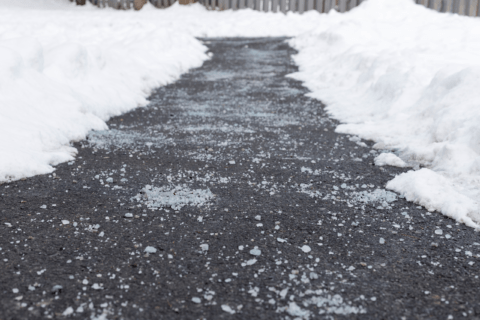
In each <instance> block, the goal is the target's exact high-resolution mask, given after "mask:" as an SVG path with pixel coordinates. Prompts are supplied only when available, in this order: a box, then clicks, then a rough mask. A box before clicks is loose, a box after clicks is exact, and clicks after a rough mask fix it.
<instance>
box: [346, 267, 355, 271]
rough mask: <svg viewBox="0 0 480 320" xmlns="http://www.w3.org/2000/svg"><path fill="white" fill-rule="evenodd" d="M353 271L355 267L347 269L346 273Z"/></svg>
mask: <svg viewBox="0 0 480 320" xmlns="http://www.w3.org/2000/svg"><path fill="white" fill-rule="evenodd" d="M353 270H355V267H354V266H350V267H349V268H348V269H347V271H353Z"/></svg>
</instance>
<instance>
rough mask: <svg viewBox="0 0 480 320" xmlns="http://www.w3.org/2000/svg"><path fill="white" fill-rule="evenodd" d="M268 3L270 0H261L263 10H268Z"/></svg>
mask: <svg viewBox="0 0 480 320" xmlns="http://www.w3.org/2000/svg"><path fill="white" fill-rule="evenodd" d="M269 4H270V0H263V11H265V12H268V6H269Z"/></svg>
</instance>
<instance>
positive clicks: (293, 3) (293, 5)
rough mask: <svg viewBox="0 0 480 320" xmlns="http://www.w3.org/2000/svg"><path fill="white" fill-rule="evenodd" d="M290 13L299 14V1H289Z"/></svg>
mask: <svg viewBox="0 0 480 320" xmlns="http://www.w3.org/2000/svg"><path fill="white" fill-rule="evenodd" d="M287 10H288V11H292V12H297V0H288V9H287Z"/></svg>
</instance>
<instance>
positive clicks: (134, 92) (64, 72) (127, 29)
mask: <svg viewBox="0 0 480 320" xmlns="http://www.w3.org/2000/svg"><path fill="white" fill-rule="evenodd" d="M3 2H4V1H2V2H0V4H2V3H3ZM59 7H60V8H61V7H62V6H60V4H59ZM63 7H65V8H70V7H71V6H67V4H64V6H63ZM97 11H98V10H97ZM0 16H2V19H1V22H0V137H1V139H0V149H1V150H2V153H1V155H0V181H5V180H10V179H19V178H22V177H26V176H31V175H34V174H40V173H47V172H51V171H52V170H53V168H52V167H51V165H54V164H57V163H60V162H64V161H68V160H71V159H72V158H73V155H74V154H75V151H76V150H75V149H73V148H71V147H69V142H70V141H71V140H79V139H83V138H85V135H86V133H87V132H88V131H89V130H90V129H97V130H100V129H106V124H105V122H104V121H105V120H107V119H108V118H109V117H111V116H115V115H119V114H121V113H124V112H126V111H128V110H131V109H132V108H135V107H137V106H139V105H145V104H146V103H147V101H146V99H145V97H146V96H147V94H148V92H149V90H150V89H153V88H155V87H157V86H160V85H164V84H167V83H169V82H172V81H174V80H175V79H177V78H178V77H179V76H180V74H181V73H183V72H185V71H187V70H188V69H189V68H192V67H197V66H200V65H201V64H202V63H203V61H204V60H205V59H207V56H206V54H205V50H206V48H205V47H204V46H203V45H202V44H201V43H199V42H198V41H197V40H195V39H194V38H192V37H191V36H190V35H188V34H185V33H181V32H177V33H175V34H172V33H171V32H170V30H168V29H167V30H165V29H162V28H158V27H156V26H155V25H154V24H152V23H147V22H142V21H140V20H139V19H137V18H136V17H132V16H131V15H127V14H122V12H120V13H119V16H118V17H117V16H115V15H113V11H111V12H110V11H109V12H102V13H101V14H96V12H94V11H90V10H80V11H78V12H77V11H74V10H58V9H52V10H41V11H40V10H33V9H32V10H28V9H26V8H16V7H9V6H6V7H2V6H0ZM133 18H135V19H133Z"/></svg>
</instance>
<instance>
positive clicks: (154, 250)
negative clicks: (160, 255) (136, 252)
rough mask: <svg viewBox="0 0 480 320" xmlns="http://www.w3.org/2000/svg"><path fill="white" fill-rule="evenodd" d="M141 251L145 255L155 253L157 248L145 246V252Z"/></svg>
mask: <svg viewBox="0 0 480 320" xmlns="http://www.w3.org/2000/svg"><path fill="white" fill-rule="evenodd" d="M143 251H145V252H146V253H155V252H157V248H155V247H151V246H147V247H146V248H145V250H143Z"/></svg>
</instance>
